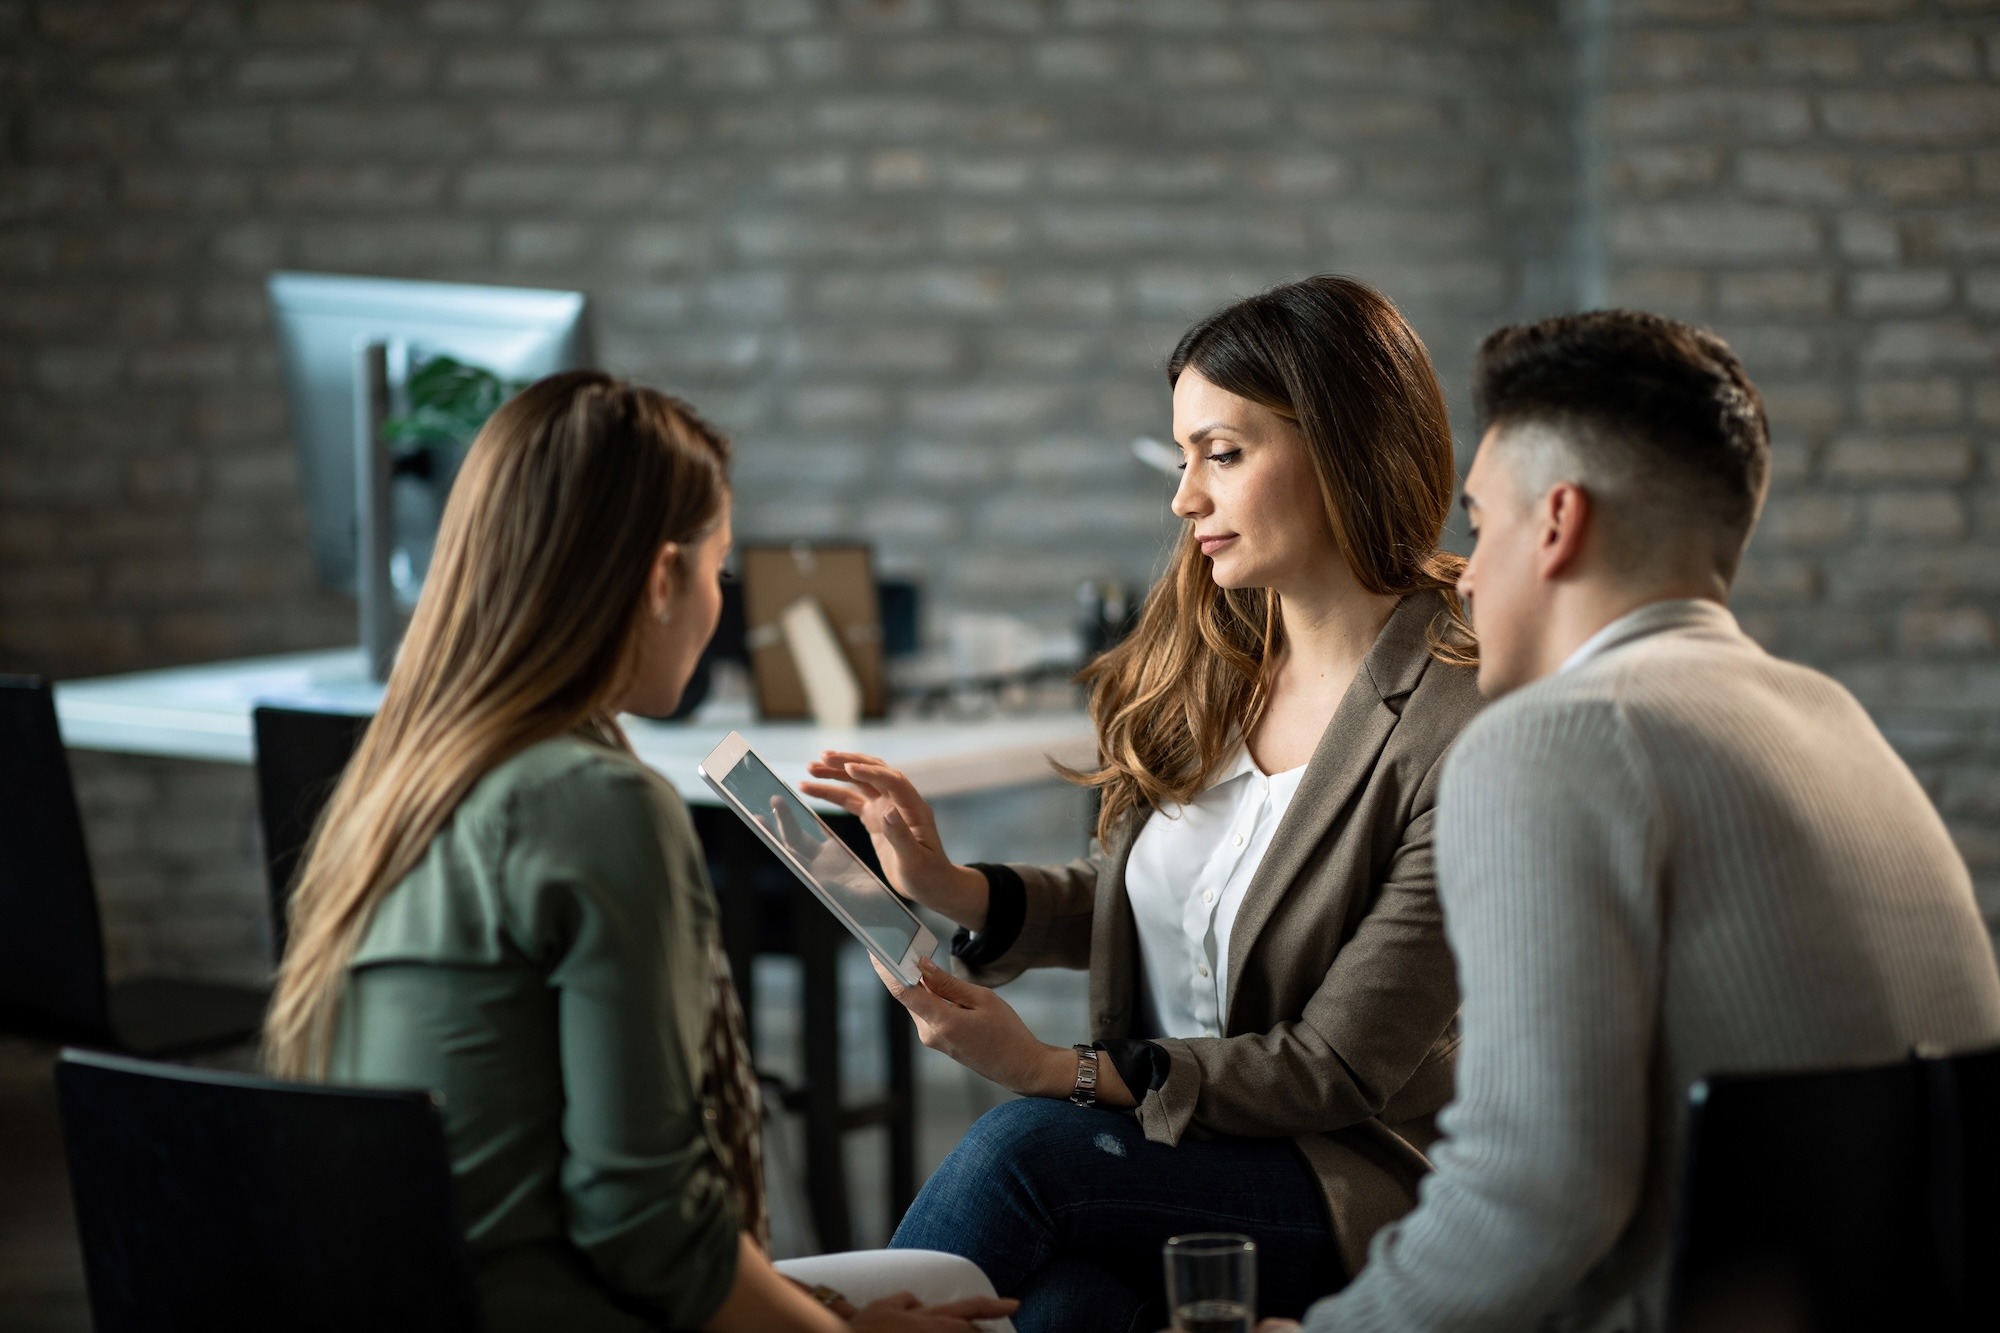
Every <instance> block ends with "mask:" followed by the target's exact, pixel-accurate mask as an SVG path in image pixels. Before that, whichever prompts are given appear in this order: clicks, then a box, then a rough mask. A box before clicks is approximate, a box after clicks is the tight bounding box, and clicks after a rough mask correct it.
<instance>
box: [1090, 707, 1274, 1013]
mask: <svg viewBox="0 0 2000 1333" xmlns="http://www.w3.org/2000/svg"><path fill="white" fill-rule="evenodd" d="M1305 771H1306V770H1305V767H1304V766H1303V765H1301V766H1300V767H1298V768H1293V769H1287V770H1286V771H1285V772H1283V773H1276V774H1271V775H1269V776H1267V775H1265V774H1264V773H1262V772H1260V771H1259V770H1258V768H1257V765H1256V763H1255V762H1254V761H1252V759H1251V758H1250V751H1249V749H1248V748H1247V747H1246V748H1242V749H1239V750H1238V751H1237V752H1236V757H1235V758H1234V759H1233V760H1231V761H1230V762H1229V764H1228V765H1227V766H1225V767H1224V768H1223V770H1222V772H1221V774H1220V775H1219V776H1218V777H1217V778H1216V779H1215V781H1214V782H1212V783H1210V784H1209V786H1208V788H1207V789H1206V790H1204V791H1203V792H1202V793H1201V794H1200V795H1198V796H1196V797H1195V798H1194V799H1193V800H1192V801H1190V802H1188V803H1187V804H1186V805H1177V806H1168V807H1165V808H1163V809H1159V810H1155V811H1154V812H1153V814H1152V817H1151V818H1149V819H1148V820H1147V821H1146V827H1145V828H1143V829H1141V830H1140V831H1139V837H1138V840H1137V841H1136V842H1134V843H1133V844H1132V855H1131V857H1130V859H1129V860H1127V862H1126V864H1125V893H1126V896H1127V897H1129V898H1130V899H1131V900H1132V917H1133V921H1134V923H1135V924H1136V925H1137V926H1138V933H1139V959H1140V963H1141V966H1142V968H1143V976H1144V985H1143V987H1142V996H1143V999H1144V1001H1145V1010H1146V1012H1143V1013H1142V1015H1141V1022H1142V1024H1143V1026H1144V1027H1146V1028H1149V1029H1150V1031H1145V1032H1144V1033H1143V1035H1145V1036H1149V1037H1152V1036H1157V1037H1219V1036H1221V1035H1222V1027H1223V1023H1224V1021H1225V1020H1226V1019H1227V1017H1228V1005H1229V930H1230V927H1231V926H1232V925H1233V924H1235V921H1236V909H1237V908H1238V907H1241V906H1242V905H1243V893H1244V890H1246V889H1248V888H1249V887H1250V879H1251V877H1252V876H1253V875H1255V874H1256V873H1257V866H1258V864H1259V863H1260V862H1262V861H1263V859H1264V851H1265V849H1266V848H1268V847H1269V846H1270V845H1271V835H1272V834H1273V833H1275V832H1276V831H1277V828H1278V821H1279V820H1281V819H1283V818H1284V817H1285V811H1286V809H1287V808H1289V807H1290V805H1291V803H1292V797H1293V796H1294V795H1295V794H1296V793H1297V792H1298V789H1299V780H1300V779H1301V778H1302V777H1304V776H1305Z"/></svg>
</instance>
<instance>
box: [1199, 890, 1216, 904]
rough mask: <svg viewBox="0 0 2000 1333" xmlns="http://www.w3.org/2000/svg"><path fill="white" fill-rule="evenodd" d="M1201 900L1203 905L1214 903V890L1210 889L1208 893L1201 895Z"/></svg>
mask: <svg viewBox="0 0 2000 1333" xmlns="http://www.w3.org/2000/svg"><path fill="white" fill-rule="evenodd" d="M1201 900H1202V901H1203V902H1205V903H1212V902H1214V901H1215V890H1214V889H1210V890H1209V891H1208V892H1206V893H1204V894H1202V895H1201Z"/></svg>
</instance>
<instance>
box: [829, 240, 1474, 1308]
mask: <svg viewBox="0 0 2000 1333" xmlns="http://www.w3.org/2000/svg"><path fill="white" fill-rule="evenodd" d="M1168 379H1169V381H1170V383H1171V384H1172V386H1173V400H1174V436H1175V439H1176V440H1177V441H1178V442H1179V444H1180V446H1181V449H1182V452H1183V454H1184V456H1185V460H1186V461H1185V462H1184V464H1183V478H1182V481H1181V484H1180V487H1179V489H1178V490H1177V491H1176V493H1175V496H1174V501H1173V510H1174V513H1175V514H1176V515H1178V516H1179V517H1180V518H1182V519H1183V520H1184V521H1185V530H1184V532H1183V533H1182V535H1181V537H1180V539H1179V542H1178V545H1177V548H1176V550H1175V552H1174V555H1173V567H1172V569H1171V570H1170V572H1169V573H1168V575H1167V577H1166V578H1164V579H1163V580H1162V581H1161V582H1160V584H1159V585H1158V587H1157V588H1156V589H1155V591H1154V592H1153V594H1152V595H1151V596H1150V597H1149V598H1148V599H1147V603H1146V608H1145V611H1144V613H1143V615H1142V616H1141V618H1140V622H1139V625H1138V627H1137V628H1136V629H1135V631H1134V632H1133V634H1132V635H1131V637H1130V638H1128V639H1127V640H1126V641H1125V642H1124V643H1123V644H1121V645H1119V646H1118V647H1117V648H1115V649H1113V650H1112V651H1111V652H1109V653H1107V654H1105V655H1104V656H1103V657H1102V658H1100V659H1099V660H1098V661H1096V662H1095V663H1093V664H1092V665H1091V666H1090V667H1089V668H1088V669H1087V670H1086V672H1085V678H1086V680H1088V681H1089V682H1090V684H1091V686H1092V694H1091V711H1092V716H1093V717H1094V718H1095V720H1096V722H1097V726H1098V738H1099V743H1098V753H1099V767H1098V768H1097V769H1095V770H1094V771H1091V772H1086V773H1077V774H1072V775H1071V776H1072V777H1073V778H1075V779H1076V780H1077V781H1079V782H1082V783H1084V784H1086V785H1089V786H1091V787H1094V788H1096V789H1097V790H1098V792H1099V793H1100V795H1101V798H1102V804H1101V808H1100V817H1099V823H1098V829H1097V832H1098V844H1099V847H1100V849H1101V850H1100V851H1099V852H1098V853H1097V854H1096V855H1093V856H1091V857H1089V858H1087V859H1085V860H1081V861H1076V862H1073V863H1071V864H1069V865H1062V866H1027V865H1012V866H1009V865H988V866H958V865H954V864H953V863H952V862H951V860H950V858H949V857H948V856H947V855H946V854H945V852H944V850H943V848H942V846H941V845H940V843H939V839H938V835H937V826H936V823H935V821H934V820H933V819H932V816H931V811H930V808H929V806H928V805H926V804H925V802H924V801H923V798H922V797H921V796H920V795H919V794H918V793H917V792H916V791H915V789H914V788H912V787H911V785H910V783H909V781H908V780H907V779H906V778H905V777H904V776H903V775H902V774H900V773H898V772H896V771H895V770H894V769H891V768H888V767H886V766H885V765H883V764H882V763H881V762H880V761H878V760H875V759H873V758H871V757H869V756H866V755H859V754H850V753H839V752H829V753H828V754H826V755H824V756H822V758H821V760H820V761H819V762H818V763H817V764H816V765H815V766H814V768H813V772H814V775H815V776H816V777H818V778H820V779H822V781H820V782H818V783H816V784H811V785H809V787H808V788H807V789H808V790H809V791H811V792H812V793H813V794H815V795H818V796H821V797H823V798H825V799H827V800H830V801H833V802H835V803H836V804H839V805H841V806H842V807H843V808H845V809H847V810H849V811H851V812H853V813H854V814H857V815H859V816H860V817H861V818H862V820H863V821H864V823H865V824H866V825H867V827H868V829H869V831H870V833H871V834H872V835H873V836H874V839H875V844H876V847H877V849H878V851H879V852H880V854H881V858H882V863H883V866H884V867H885V869H886V870H887V871H888V874H889V877H890V879H891V881H892V882H893V883H894V884H895V885H896V887H897V888H898V889H899V890H901V891H902V892H904V893H906V894H908V895H909V896H910V897H912V898H915V899H916V900H918V901H919V902H922V903H924V904H925V905H927V906H929V907H932V908H934V909H935V910H937V911H940V912H942V913H944V914H945V915H946V916H949V917H951V918H952V919H953V920H955V921H957V922H958V923H959V924H960V925H961V926H963V927H965V930H964V931H962V932H961V933H960V935H959V937H958V938H957V940H956V941H955V942H954V945H953V950H954V953H955V954H956V956H957V959H958V961H959V962H960V964H961V965H962V966H963V967H964V968H965V969H966V971H967V973H968V974H969V976H970V977H971V978H972V979H971V980H966V979H963V978H960V977H955V976H952V975H951V974H949V973H947V972H944V971H943V970H941V969H937V968H934V967H930V968H928V970H927V971H926V972H925V976H924V982H923V984H922V985H921V986H918V987H912V988H908V989H904V988H902V987H900V986H896V985H894V984H893V983H892V989H894V990H896V991H897V993H898V997H899V998H900V999H901V1000H902V1001H903V1003H904V1004H905V1005H906V1006H907V1007H908V1008H909V1009H910V1011H911V1013H912V1014H913V1015H914V1016H915V1018H916V1021H917V1025H918V1029H919V1032H920V1034H921V1035H922V1038H923V1040H924V1043H925V1044H926V1045H928V1046H931V1047H934V1048H936V1049H939V1050H942V1051H945V1052H946V1053H948V1054H950V1055H952V1056H953V1057H954V1058H955V1059H957V1060H959V1061H960V1062H961V1063H963V1064H965V1065H966V1066H967V1067H969V1068H971V1069H973V1070H975V1071H977V1072H979V1073H981V1074H984V1075H986V1076H987V1077H989V1078H991V1079H993V1080H994V1081H996V1082H998V1083H1001V1084H1002V1085H1004V1086H1006V1087H1008V1088H1010V1089H1012V1090H1013V1091H1015V1092H1018V1093H1021V1094H1023V1096H1024V1100H1021V1101H1017V1102H1011V1103H1008V1104H1006V1105H1003V1106H1000V1107H998V1108H996V1109H995V1110H994V1111H992V1112H990V1113H989V1114H988V1115H986V1116H985V1117H984V1118H982V1119H981V1120H980V1122H979V1123H978V1124H977V1125H975V1126H974V1127H973V1129H972V1130H971V1131H970V1132H969V1133H968V1134H967V1136H966V1138H965V1140H964V1142H962V1143H961V1144H960V1145H959V1147H958V1148H957V1149H956V1150H955V1151H954V1152H953V1154H952V1155H951V1157H950V1158H949V1159H947V1160H946V1161H945V1163H944V1164H943V1165H942V1166H941V1167H940V1168H939V1169H938V1171H937V1173H936V1174H935V1175H933V1176H932V1178H931V1179H930V1181H929V1182H928V1183H927V1184H926V1185H925V1187H924V1190H923V1193H922V1194H921V1195H920V1196H919V1198H918V1199H917V1201H916V1203H915V1204H914V1205H913V1206H912V1207H911V1209H910V1212H909V1215H908V1216H907V1217H905V1219H904V1220H903V1223H902V1225H901V1227H900V1228H899V1229H898V1231H897V1233H896V1237H895V1239H894V1241H893V1242H892V1244H894V1245H899V1246H915V1247H922V1248H926V1249H937V1250H948V1251H952V1252H955V1253H958V1254H963V1255H965V1256H966V1257H968V1258H970V1259H972V1260H974V1261H975V1262H976V1263H978V1264H979V1265H980V1267H982V1268H983V1269H984V1270H985V1271H986V1272H987V1274H988V1275H989V1276H990V1277H991V1278H992V1279H993V1282H994V1285H995V1286H996V1287H997V1288H998V1289H999V1290H1000V1292H1001V1293H1002V1294H1003V1295H1007V1296H1018V1297H1020V1298H1021V1299H1022V1302H1023V1303H1022V1308H1021V1311H1020V1314H1019V1315H1018V1316H1017V1318H1016V1323H1017V1324H1018V1326H1019V1327H1020V1329H1021V1330H1022V1333H1037V1331H1038V1330H1054V1329H1074V1330H1079V1331H1080V1333H1081V1331H1083V1330H1088V1331H1089V1333H1102V1331H1103V1330H1122V1329H1128V1328H1130V1329H1148V1330H1150V1329H1154V1328H1157V1327H1159V1326H1160V1325H1161V1324H1162V1323H1164V1322H1165V1318H1164V1314H1165V1312H1164V1310H1163V1308H1162V1295H1163V1293H1162V1281H1161V1264H1160V1245H1161V1243H1162V1242H1163V1241H1164V1240H1165V1239H1166V1238H1167V1237H1168V1236H1169V1235H1173V1234H1175V1233H1179V1232H1188V1231H1209V1230H1215V1231H1237V1232H1244V1233H1247V1234H1249V1235H1251V1236H1253V1237H1254V1238H1256V1240H1257V1241H1258V1244H1259V1249H1260V1259H1261V1263H1260V1269H1261V1273H1260V1287H1261V1290H1260V1300H1259V1305H1260V1308H1261V1312H1262V1313H1264V1314H1270V1315H1294V1316H1295V1315H1296V1314H1297V1313H1299V1312H1302V1311H1303V1310H1304V1308H1305V1307H1306V1306H1307V1305H1308V1304H1310V1303H1311V1302H1312V1301H1313V1300H1315V1299H1317V1298H1318V1297H1320V1296H1324V1295H1326V1294H1327V1293H1329V1292H1331V1291H1334V1290H1336V1289H1338V1288H1339V1287H1340V1286H1341V1285H1342V1284H1343V1283H1344V1281H1345V1279H1346V1275H1347V1274H1350V1273H1352V1272H1354V1271H1355V1270H1356V1269H1358V1268H1359V1266H1360V1264H1361V1262H1362V1260H1363V1257H1364V1256H1365V1254H1366V1252H1367V1247H1368V1241H1369V1238H1370V1237H1371V1236H1372V1235H1373V1234H1374V1233H1375V1231H1376V1230H1377V1229H1378V1228H1380V1227H1381V1226H1383V1225H1384V1224H1385V1223H1387V1222H1390V1221H1392V1220H1393V1219H1395V1218H1396V1217H1399V1216H1401V1215H1402V1214H1403V1213H1404V1212H1406V1211H1408V1210H1409V1209H1410V1208H1411V1207H1412V1206H1413V1205H1414V1203H1415V1190H1416V1185H1417V1181H1418V1179H1419V1178H1420V1177H1421V1176H1422V1175H1423V1173H1424V1172H1425V1171H1426V1170H1427V1169H1428V1164H1427V1162H1426V1160H1425V1157H1424V1152H1425V1149H1426V1148H1427V1147H1428V1146H1429V1145H1430V1143H1431V1141H1432V1139H1433V1138H1434V1137H1435V1135H1436V1130H1435V1127H1434V1120H1433V1118H1434V1116H1435V1114H1436V1112H1437V1111H1438V1110H1439V1109H1440V1108H1441V1107H1442V1106H1443V1105H1444V1104H1445V1102H1446V1101H1448V1100H1449V1099H1450V1097H1451V1092H1452V1060H1453V1054H1454V1051H1455V1049H1456V1045H1457V1034H1456V1023H1455V1017H1456V1013H1457V1008H1458V996H1457V990H1456V986H1455V984H1454V980H1453V970H1452V962H1451V955H1450V952H1449V950H1448V949H1447V947H1446V945H1445V940H1444V933H1443V926H1442V921H1441V918H1440V915H1439V911H1438V905H1437V899H1436V896H1435V893H1434V884H1433V880H1432V870H1431V827H1432V818H1433V814H1432V803H1433V800H1434V798H1435V794H1436V784H1437V777H1438V771H1439V768H1440V761H1441V760H1442V758H1443V755H1444V752H1445V750H1446V748H1447V747H1448V746H1449V745H1450V744H1451V741H1452V739H1453V738H1454V737H1455V736H1456V735H1457V734H1458V731H1459V729H1460V728H1461V727H1463V726H1464V725H1465V723H1466V722H1467V721H1468V720H1469V719H1470V718H1471V717H1472V715H1473V713H1474V711H1475V710H1476V709H1477V707H1478V692H1477V689H1476V687H1475V681H1474V674H1475V673H1474V671H1473V670H1472V669H1471V663H1472V661H1473V656H1474V649H1473V644H1472V641H1471V636H1470V633H1469V631H1468V629H1467V627H1466V625H1465V622H1464V620H1463V618H1462V615H1461V613H1460V608H1459V606H1458V603H1457V601H1456V599H1455V597H1454V595H1453V593H1452V585H1453V583H1454V581H1455V579H1456V576H1457V571H1458V568H1459V562H1458V560H1457V559H1456V557H1453V556H1450V555H1447V554H1445V553H1443V552H1441V551H1439V550H1438V547H1437V542H1438V538H1439V536H1440V535H1441V533H1442V531H1443V528H1444V524H1445V519H1446V517H1447V515H1448V514H1449V512H1450V508H1451V504H1452V499H1453V493H1454V491H1455V489H1456V477H1455V473H1454V470H1453V462H1452V442H1451V433H1450V429H1449V426H1448V424H1447V420H1446V414H1445V407H1444V400H1443V395H1442V393H1441V392H1440V390H1439V388H1438V383H1437V378H1436V376H1435V374H1434V373H1433V371H1432V369H1431V364H1430V358H1429V356H1428V354H1427V353H1426V352H1425V350H1424V347H1423V344H1422V343H1421V342H1420V341H1419V340H1418V338H1417V336H1416V334H1415V333H1414V332H1413V331H1412V330H1411V329H1410V327H1409V325H1408V324H1407V323H1405V322H1404V320H1403V318H1402V316H1401V315H1400V314H1399V313H1398V312H1397V311H1396V309H1395V307H1394V306H1392V305H1391V304H1390V303H1389V302H1388V301H1387V300H1386V299H1385V298H1384V297H1382V296H1381V295H1379V294H1378V293H1376V292H1374V291H1372V290H1371V289H1369V288H1367V287H1365V286H1363V285H1362V284H1360V283H1358V282H1354V281H1352V280H1351V279H1345V278H1338V277H1319V278H1313V279H1308V280H1306V281H1303V282H1297V283H1291V284H1288V285H1286V286H1283V287H1279V288H1276V289H1274V290H1272V291H1269V292H1266V293H1264V294H1262V295H1260V296H1256V297H1252V298H1250V299H1248V300H1245V301H1242V302H1240V303H1238V304H1237V305H1234V306H1231V307H1229V308H1228V309H1225V310H1223V311H1221V312H1219V313H1217V314H1215V315H1212V316H1210V317H1209V318H1207V319H1205V320H1203V321H1202V322H1201V323H1199V324H1197V325H1196V326H1195V327H1194V328H1193V329H1191V330H1190V331H1189V332H1188V333H1187V335H1186V336H1185V337H1184V338H1183V339H1182V340H1181V343H1180V346H1179V347H1178V348H1177V349H1176V350H1175V352H1174V355H1173V357H1172V359H1171V361H1170V362H1169V365H1168ZM1030 967H1070V968H1083V967H1087V968H1088V969H1089V970H1090V1010H1091V1013H1090V1023H1091V1031H1092V1034H1093V1037H1094V1038H1095V1041H1094V1043H1093V1044H1092V1045H1090V1046H1078V1047H1076V1048H1074V1049H1071V1048H1067V1047H1054V1046H1049V1045H1047V1044H1045V1043H1043V1042H1041V1041H1039V1040H1038V1039H1036V1038H1035V1037H1034V1036H1033V1035H1032V1034H1031V1033H1030V1032H1029V1031H1028V1029H1027V1028H1026V1026H1025V1025H1024V1024H1022V1022H1021V1020H1020V1018H1019V1017H1018V1016H1017V1015H1016V1014H1015V1013H1014V1011H1013V1009H1012V1008H1011V1007H1010V1006H1009V1005H1008V1004H1007V1003H1006V1002H1005V1001H1004V1000H1002V999H1001V998H1000V997H999V996H997V995H996V994H994V993H993V992H992V991H991V990H989V989H987V988H986V987H987V986H988V985H997V984H999V983H1000V982H1004V981H1007V980H1010V979H1011V978H1013V977H1015V976H1017V975H1019V974H1020V973H1021V972H1022V971H1024V970H1026V969H1027V968H1030ZM887 980H889V979H888V978H886V977H885V981H887ZM1072 1103H1078V1104H1072Z"/></svg>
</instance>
